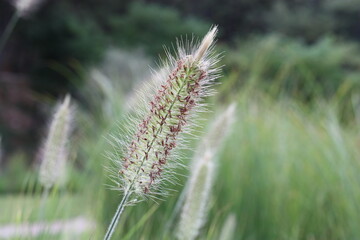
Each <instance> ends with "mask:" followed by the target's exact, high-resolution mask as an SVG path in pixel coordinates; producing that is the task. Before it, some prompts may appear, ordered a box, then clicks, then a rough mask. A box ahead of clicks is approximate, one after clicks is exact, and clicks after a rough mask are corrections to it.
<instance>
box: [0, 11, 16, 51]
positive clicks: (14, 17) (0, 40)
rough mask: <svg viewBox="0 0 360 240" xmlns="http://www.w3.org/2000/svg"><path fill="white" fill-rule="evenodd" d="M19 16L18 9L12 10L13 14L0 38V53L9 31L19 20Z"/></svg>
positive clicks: (9, 33) (10, 31) (11, 30)
mask: <svg viewBox="0 0 360 240" xmlns="http://www.w3.org/2000/svg"><path fill="white" fill-rule="evenodd" d="M19 17H20V15H19V13H18V11H16V12H14V14H13V15H12V17H11V19H10V21H9V23H8V24H7V26H6V28H5V31H4V33H3V35H2V36H1V38H0V54H1V52H2V50H3V48H4V46H5V44H6V42H7V40H8V39H9V37H10V35H11V33H12V32H13V30H14V28H15V26H16V23H17V22H18V20H19Z"/></svg>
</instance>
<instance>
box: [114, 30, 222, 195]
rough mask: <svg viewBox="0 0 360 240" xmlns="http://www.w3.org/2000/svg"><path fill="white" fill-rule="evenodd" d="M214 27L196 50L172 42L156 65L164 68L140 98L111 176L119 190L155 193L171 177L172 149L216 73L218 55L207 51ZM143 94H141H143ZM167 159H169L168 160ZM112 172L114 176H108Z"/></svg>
mask: <svg viewBox="0 0 360 240" xmlns="http://www.w3.org/2000/svg"><path fill="white" fill-rule="evenodd" d="M216 29H217V28H216V27H214V28H213V29H211V30H210V32H209V33H208V34H207V35H206V36H205V38H204V40H203V41H202V42H201V43H200V45H199V46H200V47H199V48H194V47H192V48H191V47H190V48H184V47H183V46H184V45H182V44H180V43H179V44H178V48H179V49H178V53H177V55H176V56H171V55H170V54H169V53H168V59H167V61H164V62H163V65H164V66H163V67H162V68H161V69H166V73H165V74H164V72H163V71H164V70H161V71H162V72H161V73H160V74H154V76H158V77H159V79H158V80H157V81H153V82H154V83H155V84H156V86H155V91H153V92H154V94H153V96H152V97H151V98H150V100H149V98H148V97H145V98H144V99H145V103H144V105H145V106H146V107H145V109H143V111H140V112H139V113H138V117H137V118H136V119H135V120H131V121H133V122H135V124H134V127H133V128H132V129H131V130H130V131H129V132H130V134H129V135H130V137H128V140H127V141H126V142H125V144H124V145H125V148H124V150H123V151H122V156H123V157H122V158H121V159H119V160H115V163H116V164H117V165H118V166H119V168H120V170H119V171H118V175H117V176H118V177H119V178H118V179H117V180H115V181H117V182H118V184H119V185H120V189H121V190H123V191H132V192H135V193H137V194H138V195H145V196H147V195H149V194H152V195H154V194H158V193H161V194H163V192H162V191H161V186H162V184H161V183H162V182H164V181H172V179H173V178H174V177H173V175H174V173H173V171H171V170H172V169H173V168H174V167H176V166H177V165H179V164H180V160H179V157H176V155H174V151H175V149H176V148H178V146H179V145H181V142H182V141H181V140H182V136H183V135H184V133H186V132H188V131H189V130H190V128H191V126H192V121H193V119H194V115H196V113H197V112H199V111H201V109H202V107H203V105H204V104H203V102H202V100H203V98H204V97H205V96H208V95H210V94H211V91H210V90H209V87H210V86H211V85H212V83H213V81H214V79H216V78H217V77H218V75H219V74H218V73H219V69H218V68H217V67H216V66H215V65H216V63H217V62H218V57H217V56H216V55H214V53H213V51H212V44H213V41H214V37H215V34H216V31H217V30H216ZM145 95H146V93H145ZM172 159H173V160H172ZM113 175H115V174H113Z"/></svg>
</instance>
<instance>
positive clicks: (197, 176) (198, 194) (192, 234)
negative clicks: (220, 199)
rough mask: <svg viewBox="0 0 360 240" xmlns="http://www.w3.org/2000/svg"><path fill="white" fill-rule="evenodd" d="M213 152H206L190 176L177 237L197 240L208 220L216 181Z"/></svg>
mask: <svg viewBox="0 0 360 240" xmlns="http://www.w3.org/2000/svg"><path fill="white" fill-rule="evenodd" d="M213 157H214V155H213V153H212V152H211V151H205V153H204V154H203V156H202V158H201V159H196V160H197V161H199V163H198V165H197V167H196V169H195V171H193V173H192V175H191V176H190V180H189V185H188V189H187V194H186V198H185V203H184V206H183V209H182V211H181V215H180V222H179V225H178V231H177V237H178V238H179V239H181V240H193V239H195V238H196V237H197V236H198V234H199V231H200V229H201V227H202V226H203V224H204V222H205V220H206V212H207V207H208V201H209V198H210V196H211V187H212V183H213V180H214V174H215V165H214V162H213V161H212V158H213Z"/></svg>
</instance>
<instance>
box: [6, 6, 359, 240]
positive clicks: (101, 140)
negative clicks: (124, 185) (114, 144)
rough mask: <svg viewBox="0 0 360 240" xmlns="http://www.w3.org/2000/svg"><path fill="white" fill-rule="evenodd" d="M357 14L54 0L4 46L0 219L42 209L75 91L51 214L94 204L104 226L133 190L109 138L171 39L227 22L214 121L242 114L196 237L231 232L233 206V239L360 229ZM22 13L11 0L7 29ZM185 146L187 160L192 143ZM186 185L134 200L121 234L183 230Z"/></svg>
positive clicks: (150, 235) (342, 9) (289, 239)
mask: <svg viewBox="0 0 360 240" xmlns="http://www.w3.org/2000/svg"><path fill="white" fill-rule="evenodd" d="M359 10H360V1H359V0H344V1H337V0H306V1H297V0H291V1H280V0H279V1H268V0H256V1H249V0H238V1H232V0H224V1H221V2H219V1H209V0H199V1H190V0H185V1H175V0H173V1H162V0H153V1H150V0H148V1H112V0H107V1H101V2H100V1H95V0H81V1H76V2H75V1H70V0H66V1H47V2H44V3H43V4H42V5H41V7H40V8H39V9H38V11H36V12H34V14H32V15H30V16H28V17H27V18H24V19H21V20H20V22H19V24H18V25H17V27H16V29H15V32H14V34H13V35H12V36H11V39H10V41H9V42H8V44H7V46H6V48H5V50H4V51H3V52H2V53H0V69H1V72H0V135H1V145H2V146H1V149H2V151H1V152H2V154H1V161H0V166H1V169H0V206H1V207H0V212H1V214H0V229H1V225H5V224H9V223H24V222H36V221H37V214H38V210H39V206H40V194H41V191H42V189H41V186H39V184H38V182H37V173H38V164H39V160H38V157H37V156H38V150H39V146H40V143H41V141H42V139H43V136H44V135H45V133H46V132H45V131H46V126H47V124H46V123H47V121H48V119H49V117H50V114H51V109H52V107H53V106H54V104H55V103H56V101H57V99H59V98H61V97H63V96H64V94H65V93H67V92H70V93H71V94H72V96H73V97H74V99H75V101H76V104H77V113H76V114H77V120H76V123H75V124H74V125H75V129H74V132H73V136H72V144H71V152H72V153H71V155H70V156H71V157H70V164H69V169H68V181H67V185H66V186H65V187H64V188H61V189H59V188H54V189H53V190H52V191H51V193H50V196H49V201H48V204H47V211H46V212H47V215H46V219H47V220H48V221H54V220H57V219H65V220H66V219H72V218H74V217H77V216H85V217H86V218H87V219H90V220H92V221H94V222H95V223H96V228H93V229H92V230H89V231H85V232H84V233H82V235H81V237H79V236H76V239H82V238H83V239H89V237H90V236H92V237H95V238H94V239H98V238H101V236H102V234H103V232H104V230H105V228H106V226H107V224H108V223H109V221H110V219H111V217H112V214H113V212H114V209H115V208H116V205H117V203H118V201H119V198H120V196H119V194H118V193H117V192H114V191H110V190H108V189H107V188H106V185H105V184H109V183H110V182H109V180H108V179H107V177H106V172H105V171H104V168H103V167H104V165H105V166H106V165H107V164H108V160H107V158H106V157H105V156H104V154H105V153H106V151H107V150H108V149H109V148H110V146H109V144H108V143H107V140H106V136H108V134H109V133H113V132H118V127H117V125H118V123H119V122H121V121H123V120H124V115H125V113H126V112H128V111H129V109H128V107H127V106H128V105H131V103H132V101H134V99H133V96H134V95H133V92H134V91H135V90H136V89H139V88H140V87H139V86H141V83H143V81H146V80H147V78H146V76H149V72H150V70H149V66H150V67H153V68H156V66H157V65H156V61H158V58H159V55H160V57H163V56H164V55H163V54H164V51H163V50H162V49H163V45H166V46H168V47H169V48H170V51H172V47H171V46H172V45H171V44H172V43H175V39H176V37H179V36H183V38H185V36H186V35H187V36H188V37H189V38H191V36H192V34H193V35H194V36H196V37H201V36H202V35H203V34H204V33H206V32H207V30H208V29H209V28H210V26H211V25H212V24H218V25H219V29H220V36H219V41H218V51H223V56H224V57H223V60H222V62H221V64H224V68H223V77H222V78H221V79H220V80H219V82H221V84H219V85H217V86H216V90H217V92H218V94H217V95H216V96H215V97H212V98H209V99H207V101H208V102H209V104H210V106H211V107H210V109H211V110H212V111H211V112H209V113H206V114H204V116H203V117H204V118H205V119H212V118H214V117H215V116H216V114H217V112H218V111H219V109H221V108H223V107H224V106H225V105H227V104H228V103H230V102H236V103H237V120H236V122H235V124H234V127H233V129H232V131H231V134H230V136H229V137H228V139H227V141H226V143H225V144H224V147H223V149H222V151H221V153H220V154H219V161H220V164H219V166H218V172H217V180H216V182H215V184H214V195H213V197H212V200H211V202H210V206H211V208H210V211H209V217H208V221H207V222H206V225H205V227H204V228H203V229H202V232H201V237H200V238H199V239H219V236H220V233H221V230H222V226H223V224H224V222H225V220H226V218H227V217H228V216H229V214H235V216H236V221H237V224H236V226H237V227H236V232H235V237H234V239H246V240H250V239H251V240H253V239H258V240H272V239H273V240H275V239H276V240H281V239H284V240H310V239H311V240H313V239H316V240H336V239H358V236H359V234H360V230H359V228H358V223H359V222H360V214H358V213H359V212H360V209H359V204H358V203H359V202H360V190H359V189H360V179H359V178H360V175H359V174H358V173H359V172H360V165H359V156H360V155H359V154H360V153H359V149H360V148H359V144H360V138H359V123H360V111H359V104H360V95H359V87H360V86H359V84H360V57H359V56H360V55H359V53H360V49H359V42H358V41H359V39H360V32H359V26H358V23H359V20H360V19H359V18H360V17H359V14H358V12H359ZM12 11H13V7H12V6H11V5H10V4H9V3H8V2H6V1H2V2H0V29H3V27H4V26H5V25H6V23H7V22H8V20H9V17H10V15H11V13H12ZM1 33H2V31H1ZM208 122H209V121H202V122H201V125H203V127H204V128H205V127H206V126H207V124H208ZM205 129H206V128H205ZM120 134H121V133H120ZM192 146H194V148H195V147H196V146H197V142H196V141H194V142H193V143H192ZM184 155H185V156H187V158H185V159H184V161H185V163H187V162H189V161H190V160H191V157H192V152H191V151H184ZM179 171H180V172H181V173H184V174H185V175H186V174H187V173H188V171H187V170H186V169H180V170H179ZM185 181H186V178H185V177H182V178H181V179H180V182H181V183H182V184H181V185H179V186H173V188H174V189H176V190H177V192H175V193H174V194H173V195H171V196H170V197H169V198H167V199H166V201H164V202H160V203H154V202H152V201H149V202H142V203H141V204H140V205H138V206H136V207H130V208H128V209H126V211H125V215H124V218H123V220H122V222H120V224H119V228H118V229H117V230H118V231H117V233H116V235H117V236H118V237H119V238H120V236H121V237H122V238H121V239H173V235H171V233H172V229H168V228H167V224H166V223H167V221H168V219H169V218H170V216H171V214H172V211H173V209H174V206H175V204H176V200H177V198H178V192H180V191H181V189H182V186H183V184H184V183H185ZM72 234H73V233H71V232H63V233H62V234H59V235H56V236H51V239H74V236H73V235H72ZM38 238H39V239H49V236H46V235H42V236H39V237H38ZM25 239H27V238H25Z"/></svg>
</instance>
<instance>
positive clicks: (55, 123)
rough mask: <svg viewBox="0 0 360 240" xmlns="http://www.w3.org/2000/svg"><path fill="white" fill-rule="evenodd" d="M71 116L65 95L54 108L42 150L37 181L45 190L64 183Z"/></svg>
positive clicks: (67, 97)
mask: <svg viewBox="0 0 360 240" xmlns="http://www.w3.org/2000/svg"><path fill="white" fill-rule="evenodd" d="M72 116H73V111H72V108H71V105H70V96H69V95H67V96H66V97H65V99H64V101H63V102H62V104H60V105H59V106H58V107H57V108H56V111H55V113H54V116H53V119H52V121H51V123H50V128H49V132H48V135H47V138H46V140H45V142H44V147H43V149H42V161H41V165H40V175H39V181H40V183H41V184H42V185H43V186H44V188H45V189H46V190H48V189H50V188H51V187H52V186H54V185H62V184H63V183H64V181H65V173H66V172H65V169H66V159H67V156H68V141H69V135H70V130H71V122H72Z"/></svg>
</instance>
